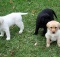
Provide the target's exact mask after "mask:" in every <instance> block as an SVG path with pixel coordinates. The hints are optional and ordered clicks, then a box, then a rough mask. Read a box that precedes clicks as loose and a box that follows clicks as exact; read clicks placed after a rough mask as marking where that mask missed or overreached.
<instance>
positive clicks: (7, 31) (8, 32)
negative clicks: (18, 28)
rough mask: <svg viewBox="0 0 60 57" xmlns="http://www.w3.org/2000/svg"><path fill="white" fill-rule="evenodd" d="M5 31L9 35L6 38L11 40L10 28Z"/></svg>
mask: <svg viewBox="0 0 60 57" xmlns="http://www.w3.org/2000/svg"><path fill="white" fill-rule="evenodd" d="M5 32H6V36H7V38H6V40H10V31H9V28H6V29H5Z"/></svg>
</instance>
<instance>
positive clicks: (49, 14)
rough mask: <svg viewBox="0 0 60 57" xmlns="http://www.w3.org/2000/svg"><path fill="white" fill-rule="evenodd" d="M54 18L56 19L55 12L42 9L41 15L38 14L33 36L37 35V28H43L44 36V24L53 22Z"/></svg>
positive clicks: (45, 29) (45, 28)
mask: <svg viewBox="0 0 60 57" xmlns="http://www.w3.org/2000/svg"><path fill="white" fill-rule="evenodd" d="M54 16H55V17H56V18H57V16H56V14H55V12H54V11H53V10H52V9H44V10H43V11H42V12H41V13H39V15H38V16H37V20H36V29H35V33H34V34H35V35H37V34H38V30H39V28H43V34H42V35H45V33H46V31H47V27H46V24H47V22H49V21H51V20H54Z"/></svg>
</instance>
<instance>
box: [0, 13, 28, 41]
mask: <svg viewBox="0 0 60 57" xmlns="http://www.w3.org/2000/svg"><path fill="white" fill-rule="evenodd" d="M26 14H27V13H21V12H16V13H11V14H8V15H6V16H0V32H1V35H0V36H4V32H5V33H6V36H7V38H6V40H10V31H9V27H10V26H12V25H14V24H16V25H17V26H18V27H19V28H20V30H19V34H21V33H22V32H23V30H24V24H23V22H22V15H26Z"/></svg>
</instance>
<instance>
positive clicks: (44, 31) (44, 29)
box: [42, 28, 47, 36]
mask: <svg viewBox="0 0 60 57" xmlns="http://www.w3.org/2000/svg"><path fill="white" fill-rule="evenodd" d="M46 31H47V28H43V33H42V36H45V33H46Z"/></svg>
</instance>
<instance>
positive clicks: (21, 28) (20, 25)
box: [16, 21, 24, 34]
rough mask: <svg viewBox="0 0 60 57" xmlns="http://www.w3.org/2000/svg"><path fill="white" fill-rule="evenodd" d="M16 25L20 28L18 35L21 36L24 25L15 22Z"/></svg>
mask: <svg viewBox="0 0 60 57" xmlns="http://www.w3.org/2000/svg"><path fill="white" fill-rule="evenodd" d="M16 25H17V26H18V27H19V28H20V31H19V34H21V33H22V32H23V30H24V24H23V22H22V21H20V22H16Z"/></svg>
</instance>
